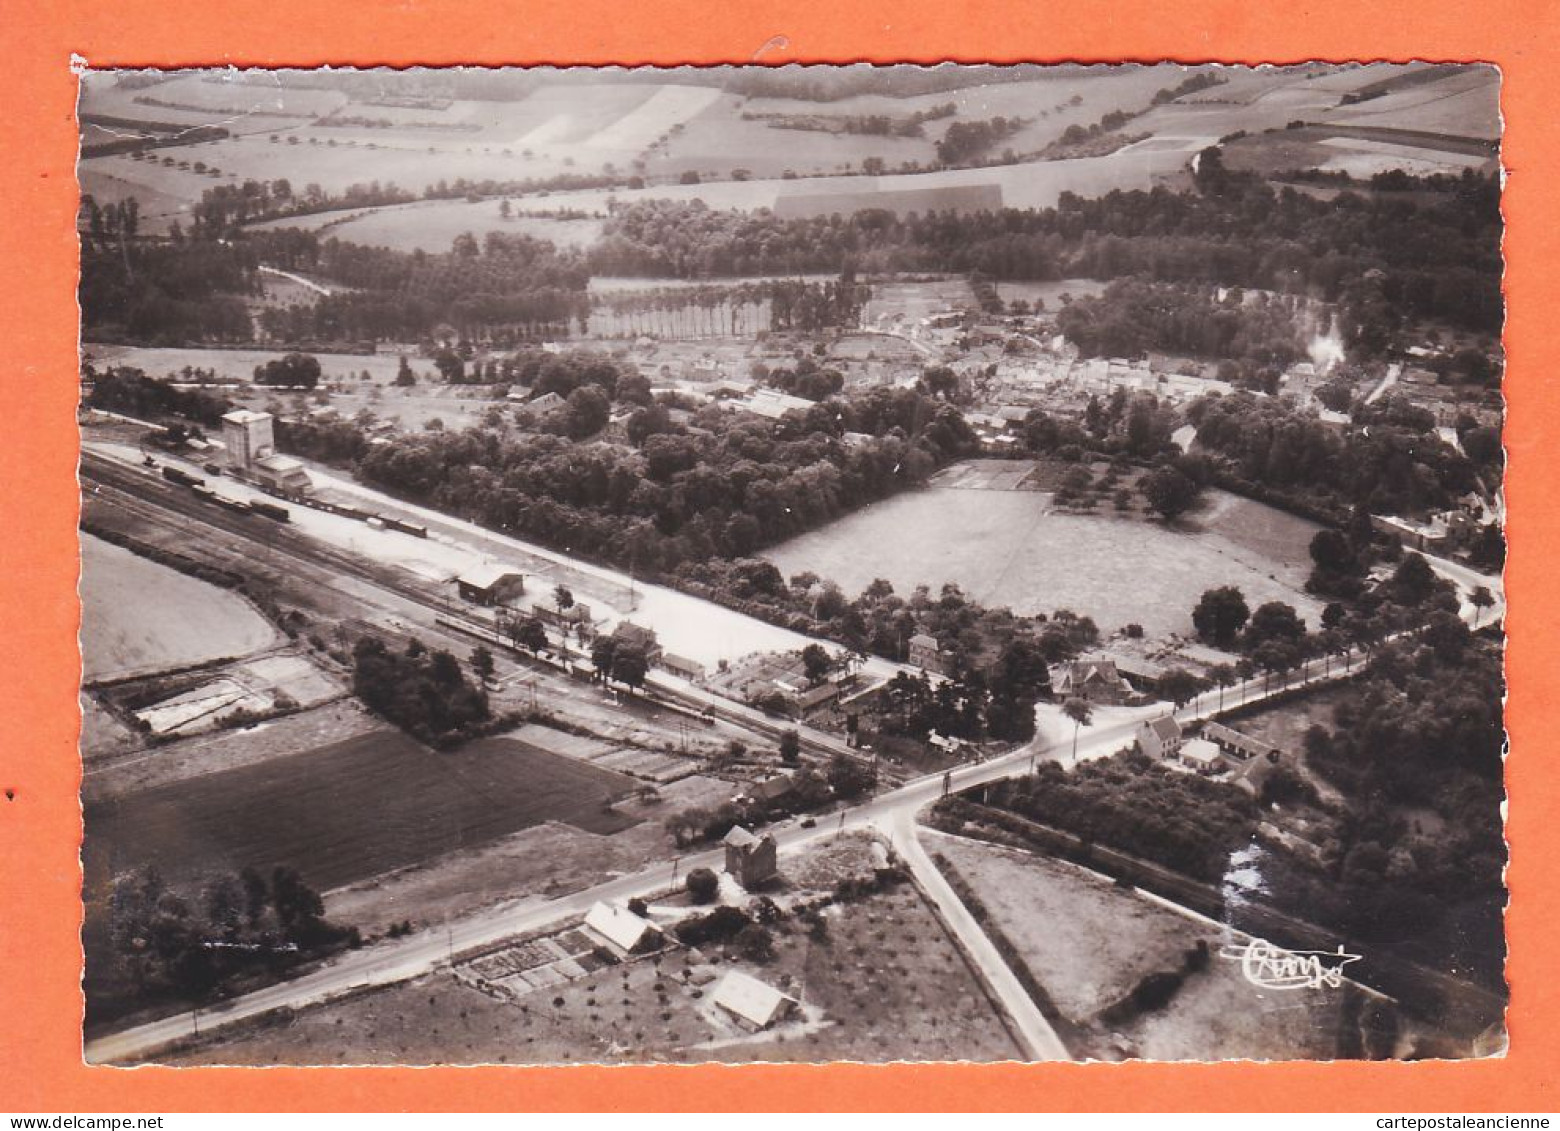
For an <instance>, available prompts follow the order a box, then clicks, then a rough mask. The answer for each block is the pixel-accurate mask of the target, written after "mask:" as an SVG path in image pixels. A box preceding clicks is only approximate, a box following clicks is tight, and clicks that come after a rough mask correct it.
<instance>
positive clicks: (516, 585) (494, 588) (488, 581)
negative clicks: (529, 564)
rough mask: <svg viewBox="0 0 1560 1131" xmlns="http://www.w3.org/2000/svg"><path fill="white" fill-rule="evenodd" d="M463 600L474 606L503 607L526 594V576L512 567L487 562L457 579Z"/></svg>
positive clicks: (457, 585) (456, 585) (457, 586)
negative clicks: (511, 600)
mask: <svg viewBox="0 0 1560 1131" xmlns="http://www.w3.org/2000/svg"><path fill="white" fill-rule="evenodd" d="M455 588H456V589H457V590H458V591H459V593H460V596H461V599H462V600H464V601H470V602H471V603H472V604H474V605H502V604H504V603H505V602H507V601H509V600H510V599H512V598H514V597H517V596H519V595H520V594H521V593H524V592H525V575H524V574H522V573H521V572H520V571H519V570H517V569H515V568H513V567H512V566H506V565H502V564H500V563H497V562H486V563H483V564H482V565H479V566H473V567H471V568H470V569H468V570H467V571H466V572H465V573H463V574H461V575H460V576H459V577H457V578H456V579H455Z"/></svg>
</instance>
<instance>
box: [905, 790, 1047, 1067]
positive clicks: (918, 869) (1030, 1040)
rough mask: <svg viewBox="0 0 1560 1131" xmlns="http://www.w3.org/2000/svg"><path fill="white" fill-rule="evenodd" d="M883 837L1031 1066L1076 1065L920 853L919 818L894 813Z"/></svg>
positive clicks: (944, 881) (939, 873)
mask: <svg viewBox="0 0 1560 1131" xmlns="http://www.w3.org/2000/svg"><path fill="white" fill-rule="evenodd" d="M883 831H884V832H886V833H887V834H888V838H889V841H890V843H892V844H893V846H894V848H895V849H896V850H897V851H898V853H899V856H900V858H901V859H902V860H904V862H905V864H906V866H907V867H909V869H910V873H911V874H912V875H913V876H914V877H915V880H916V883H918V884H919V885H920V886H921V890H922V891H924V892H925V893H926V896H927V898H928V899H930V900H931V901H932V903H933V904H935V905H936V907H937V912H938V914H940V915H941V916H942V918H943V922H945V923H947V924H948V926H949V928H950V929H951V930H952V931H953V933H954V934H955V935H957V936H958V938H959V942H960V943H961V944H962V945H963V947H964V951H965V953H966V954H968V955H969V956H970V960H971V961H972V962H974V963H975V965H976V967H977V968H978V969H979V971H980V976H981V977H982V978H983V979H985V982H986V985H988V986H990V987H991V990H992V992H993V993H995V994H996V995H997V998H998V999H999V1000H1000V1001H1001V1002H1002V1008H1003V1009H1004V1010H1006V1012H1007V1015H1008V1016H1009V1017H1010V1018H1012V1020H1013V1026H1014V1028H1015V1029H1016V1030H1017V1034H1018V1039H1019V1043H1020V1044H1022V1045H1023V1046H1024V1053H1025V1055H1027V1056H1028V1058H1029V1059H1030V1060H1071V1059H1073V1057H1072V1054H1071V1053H1069V1052H1068V1051H1067V1046H1066V1045H1064V1044H1062V1041H1061V1038H1059V1037H1058V1036H1057V1035H1056V1030H1055V1029H1053V1028H1051V1025H1050V1022H1048V1021H1047V1020H1046V1019H1045V1017H1044V1015H1043V1014H1041V1012H1040V1008H1039V1007H1038V1006H1037V1005H1036V1004H1035V1000H1034V998H1032V997H1030V996H1029V993H1028V991H1027V990H1025V989H1024V987H1023V984H1022V983H1021V982H1020V981H1019V980H1018V977H1017V975H1015V974H1014V973H1013V968H1012V967H1011V966H1009V965H1008V964H1007V960H1006V959H1004V958H1003V957H1002V954H1001V952H1000V951H998V950H997V948H996V946H995V945H994V944H993V943H992V941H991V938H990V936H988V935H987V934H986V931H985V929H984V928H983V927H981V925H980V924H979V923H978V922H976V921H975V916H974V915H972V914H970V909H969V908H968V907H966V906H965V905H964V901H963V900H961V899H960V898H959V895H958V893H957V892H955V891H954V890H953V887H952V886H951V885H950V884H949V883H948V880H947V878H946V877H945V876H944V875H943V874H942V871H941V870H940V869H939V868H938V867H937V865H936V864H934V863H932V859H931V857H929V856H928V855H927V854H926V849H924V848H922V847H921V839H920V837H919V836H918V835H917V832H916V821H915V812H914V811H913V810H911V809H908V808H901V809H898V810H896V811H895V812H894V813H893V815H892V817H891V818H890V819H889V820H888V822H887V825H886V827H885V828H884V829H883Z"/></svg>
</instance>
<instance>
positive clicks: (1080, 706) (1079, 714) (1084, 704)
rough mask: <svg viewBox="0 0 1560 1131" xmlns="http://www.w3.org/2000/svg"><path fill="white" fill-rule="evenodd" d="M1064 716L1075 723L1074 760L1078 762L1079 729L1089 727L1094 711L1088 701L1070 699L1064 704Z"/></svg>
mask: <svg viewBox="0 0 1560 1131" xmlns="http://www.w3.org/2000/svg"><path fill="white" fill-rule="evenodd" d="M1062 714H1064V715H1066V716H1067V717H1068V718H1069V719H1071V720H1072V721H1073V747H1072V760H1073V763H1074V764H1075V765H1076V764H1077V761H1078V728H1079V727H1085V726H1088V725H1089V723H1090V722H1091V721H1092V720H1093V718H1094V710H1093V708H1092V707H1090V706H1089V701H1088V700H1087V699H1069V700H1067V702H1065V703H1063V704H1062Z"/></svg>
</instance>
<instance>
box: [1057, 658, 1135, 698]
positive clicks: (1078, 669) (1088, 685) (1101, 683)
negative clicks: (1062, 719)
mask: <svg viewBox="0 0 1560 1131" xmlns="http://www.w3.org/2000/svg"><path fill="white" fill-rule="evenodd" d="M1052 687H1053V688H1054V689H1055V691H1056V694H1057V695H1058V696H1060V697H1062V698H1066V699H1082V700H1083V701H1084V702H1086V703H1108V704H1120V703H1125V702H1126V701H1127V700H1128V699H1129V698H1130V697H1131V695H1132V689H1131V688H1130V687H1128V686H1127V682H1126V680H1124V679H1122V678H1121V673H1120V672H1119V671H1117V670H1116V663H1115V661H1114V660H1104V659H1100V660H1073V661H1072V662H1071V663H1068V664H1064V665H1063V666H1062V674H1061V675H1060V676H1059V677H1058V678H1057V679H1055V680H1053V681H1052Z"/></svg>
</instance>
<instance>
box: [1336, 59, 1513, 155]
mask: <svg viewBox="0 0 1560 1131" xmlns="http://www.w3.org/2000/svg"><path fill="white" fill-rule="evenodd" d="M1499 100H1500V72H1499V71H1497V70H1496V69H1495V68H1494V67H1476V68H1473V69H1470V70H1467V71H1463V72H1461V73H1457V74H1451V75H1448V76H1447V77H1445V78H1441V79H1437V80H1435V81H1433V82H1427V83H1421V84H1419V85H1415V86H1405V87H1403V88H1401V89H1397V90H1391V91H1389V92H1388V93H1386V94H1383V95H1381V96H1380V97H1379V98H1372V99H1368V100H1367V101H1364V102H1359V103H1356V104H1354V105H1352V106H1345V107H1341V108H1340V109H1339V110H1338V111H1337V112H1335V113H1333V114H1331V115H1329V116H1328V120H1329V121H1331V122H1336V123H1348V124H1351V125H1360V126H1390V127H1392V128H1393V129H1400V130H1425V131H1427V132H1431V133H1445V134H1454V135H1456V136H1459V137H1477V138H1497V137H1499V136H1500V118H1499Z"/></svg>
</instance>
